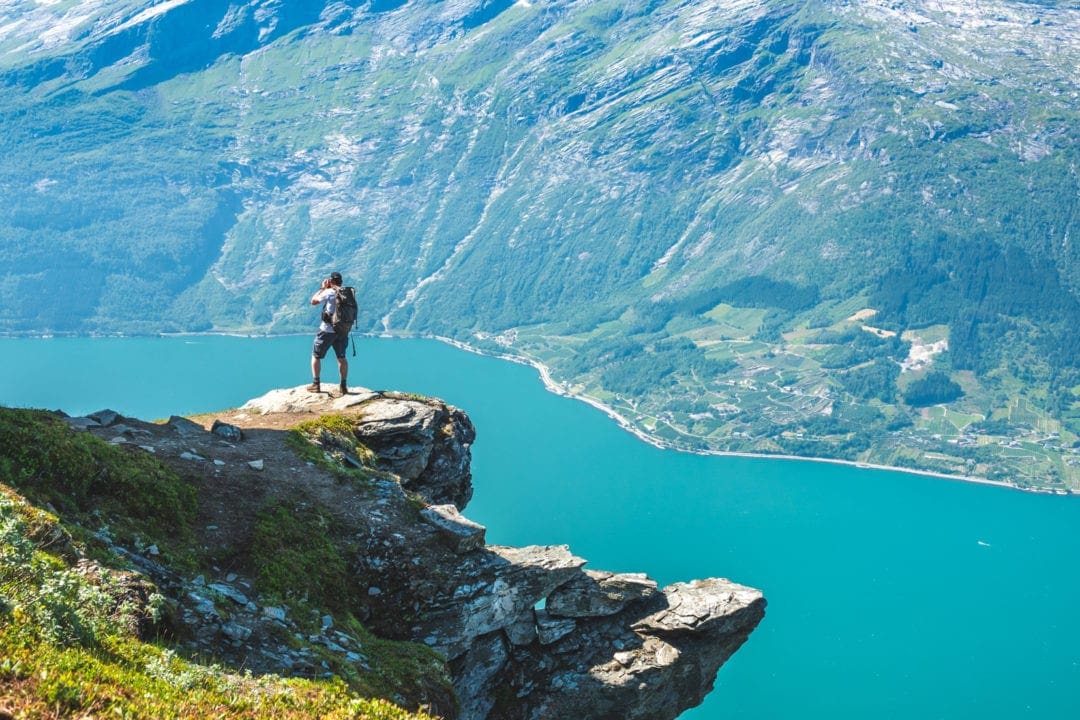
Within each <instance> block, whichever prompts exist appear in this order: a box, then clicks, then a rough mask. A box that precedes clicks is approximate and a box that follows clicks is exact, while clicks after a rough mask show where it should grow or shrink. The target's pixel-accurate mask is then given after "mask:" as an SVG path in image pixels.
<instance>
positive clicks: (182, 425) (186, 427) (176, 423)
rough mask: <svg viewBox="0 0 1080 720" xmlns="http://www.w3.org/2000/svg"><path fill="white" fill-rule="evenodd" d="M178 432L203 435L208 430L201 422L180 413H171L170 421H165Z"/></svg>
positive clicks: (186, 434) (187, 434) (188, 434)
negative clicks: (181, 415)
mask: <svg viewBox="0 0 1080 720" xmlns="http://www.w3.org/2000/svg"><path fill="white" fill-rule="evenodd" d="M165 424H166V425H168V426H169V427H171V428H172V429H173V430H175V431H176V432H178V433H180V434H181V435H185V436H191V435H202V434H203V433H204V432H206V430H205V429H204V428H203V426H202V425H200V424H199V423H197V422H195V421H193V420H188V419H187V418H186V417H180V416H179V415H171V416H170V417H169V421H168V422H167V423H165Z"/></svg>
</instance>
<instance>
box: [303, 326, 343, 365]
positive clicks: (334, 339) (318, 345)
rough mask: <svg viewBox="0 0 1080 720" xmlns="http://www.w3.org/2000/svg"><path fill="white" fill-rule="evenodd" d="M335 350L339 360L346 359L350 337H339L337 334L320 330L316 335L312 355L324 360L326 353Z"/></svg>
mask: <svg viewBox="0 0 1080 720" xmlns="http://www.w3.org/2000/svg"><path fill="white" fill-rule="evenodd" d="M331 347H333V348H334V354H335V355H337V356H338V357H339V358H343V357H345V350H346V349H348V347H349V335H348V333H346V334H345V335H338V334H337V333H336V332H326V331H324V330H320V331H319V332H318V334H317V335H315V345H314V347H312V348H311V354H312V355H314V356H315V357H317V358H319V359H320V360H322V359H323V358H324V357H326V351H327V350H329V349H330V348H331Z"/></svg>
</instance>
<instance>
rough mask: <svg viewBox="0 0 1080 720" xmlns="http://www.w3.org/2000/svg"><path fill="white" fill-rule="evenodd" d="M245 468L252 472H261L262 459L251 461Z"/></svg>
mask: <svg viewBox="0 0 1080 720" xmlns="http://www.w3.org/2000/svg"><path fill="white" fill-rule="evenodd" d="M247 466H248V467H249V468H251V469H252V470H262V469H263V461H262V459H259V460H252V461H251V462H249V463H248V464H247Z"/></svg>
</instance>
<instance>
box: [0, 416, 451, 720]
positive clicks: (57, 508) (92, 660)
mask: <svg viewBox="0 0 1080 720" xmlns="http://www.w3.org/2000/svg"><path fill="white" fill-rule="evenodd" d="M196 495H197V481H196V480H195V479H193V478H187V477H183V476H180V475H178V474H176V473H175V472H174V471H171V470H170V469H169V468H168V467H166V466H165V465H164V464H162V463H160V462H157V461H156V460H155V459H154V458H153V455H151V454H149V453H147V452H142V451H128V449H125V448H123V447H116V446H113V445H110V444H108V443H106V442H103V441H101V440H98V439H97V438H95V437H92V436H91V435H90V434H88V433H76V432H75V431H72V430H70V429H69V428H68V427H67V425H66V424H65V423H63V422H62V421H61V420H60V419H58V418H57V417H56V416H54V415H52V414H51V413H45V412H38V411H28V410H12V409H8V408H0V708H3V710H4V712H5V713H8V714H10V715H11V716H13V717H27V718H45V717H49V718H52V717H88V716H91V715H93V716H95V717H96V716H112V715H115V716H117V717H124V718H147V719H150V718H153V719H155V720H157V719H158V718H206V717H229V718H253V719H254V718H275V719H276V718H312V717H320V718H341V719H345V718H354V719H357V720H360V719H366V720H409V719H415V720H422V719H423V718H427V717H428V716H427V715H424V714H422V713H421V714H415V713H410V712H407V711H406V710H404V709H403V708H402V707H400V706H399V705H396V704H394V703H392V702H390V701H389V700H387V699H386V698H394V697H399V693H405V694H412V692H413V690H414V689H415V687H416V686H419V685H422V684H425V683H429V682H443V681H441V680H439V679H438V678H434V679H433V678H425V677H423V676H422V675H421V673H422V672H423V670H421V668H427V667H428V665H427V664H425V663H429V662H430V661H429V660H424V659H420V658H418V657H415V656H416V655H417V653H419V654H425V653H429V652H430V651H427V648H416V647H414V646H412V645H410V644H408V643H400V642H399V643H393V642H389V641H385V640H380V639H378V638H376V637H374V636H372V635H370V634H369V633H366V631H364V630H363V628H362V627H361V626H360V625H359V623H355V621H353V623H352V624H351V625H349V626H347V627H348V630H349V632H356V633H360V634H361V635H362V636H363V637H364V642H365V666H366V667H365V668H364V669H362V670H361V669H359V668H354V670H353V672H344V671H342V672H341V673H337V674H335V673H329V672H328V673H325V677H324V678H323V679H319V680H311V679H299V678H284V677H280V676H277V675H267V674H262V675H253V674H252V673H251V671H250V670H246V671H245V670H244V669H243V668H240V667H230V666H228V665H227V664H219V663H214V662H212V661H209V662H208V661H205V660H202V659H200V658H197V657H196V656H195V655H194V654H193V653H192V652H191V651H190V648H189V647H188V646H187V645H186V644H185V643H183V642H181V640H183V639H184V638H183V637H181V632H180V630H179V625H178V623H177V622H176V617H175V614H176V612H177V610H176V607H177V602H178V598H177V597H174V596H172V595H170V591H169V590H166V589H165V588H162V587H159V586H158V585H156V584H155V583H154V582H153V581H152V580H151V579H150V578H149V577H148V576H147V575H146V574H144V573H143V572H141V571H140V570H139V569H138V568H137V567H136V566H135V565H133V563H132V558H133V557H134V554H133V553H134V551H137V550H144V549H145V548H147V547H149V546H151V545H152V546H153V547H154V548H155V550H156V549H157V548H160V551H157V554H156V555H155V557H156V558H157V559H158V561H159V562H161V563H163V565H164V566H166V567H167V568H168V571H169V572H171V573H177V574H178V575H181V576H188V575H194V574H196V573H199V572H204V571H205V570H206V568H207V567H208V566H209V565H210V564H212V562H213V559H212V558H209V557H206V556H205V552H204V550H205V546H204V545H202V543H201V542H200V541H199V539H198V538H197V536H196V535H195V534H194V533H193V529H192V527H191V523H192V519H193V518H194V516H195V514H196V512H197V502H196ZM43 508H48V510H46V509H43ZM273 520H274V519H273V517H271V516H270V515H268V516H267V518H266V519H265V520H264V522H263V527H264V530H265V532H266V533H268V534H270V535H272V536H276V537H281V536H283V532H284V530H283V528H282V526H281V523H277V524H274V522H273ZM282 522H294V523H295V522H296V520H295V519H293V518H291V517H290V518H286V519H284V520H282ZM92 529H93V530H92ZM316 536H317V533H314V532H313V527H312V526H308V527H306V528H305V539H306V540H307V541H309V542H312V543H316V544H317V540H318V538H317V537H316ZM263 561H264V569H265V570H266V571H267V572H270V571H271V570H272V569H273V568H274V567H275V565H274V559H273V558H263ZM312 587H313V588H315V587H317V584H316V583H314V582H313V583H312ZM175 590H176V589H175V588H172V591H173V592H175ZM268 592H269V590H268ZM319 600H320V597H319V595H318V593H317V592H315V591H314V590H313V591H312V593H311V598H310V601H311V604H312V606H315V607H317V606H318V602H319ZM324 612H325V610H324ZM338 617H339V619H340V618H342V617H343V616H342V615H340V614H339V615H338ZM328 657H329V656H328ZM435 674H436V675H437V673H435ZM388 680H389V682H388ZM395 683H396V684H395ZM399 702H401V701H400V700H399Z"/></svg>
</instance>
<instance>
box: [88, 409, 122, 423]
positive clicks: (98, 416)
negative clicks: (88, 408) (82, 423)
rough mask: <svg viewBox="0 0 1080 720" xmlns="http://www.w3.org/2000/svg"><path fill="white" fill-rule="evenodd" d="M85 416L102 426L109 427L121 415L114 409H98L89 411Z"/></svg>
mask: <svg viewBox="0 0 1080 720" xmlns="http://www.w3.org/2000/svg"><path fill="white" fill-rule="evenodd" d="M86 417H88V418H90V419H92V420H96V421H97V422H98V423H100V424H101V426H102V427H109V426H110V425H112V424H113V423H115V422H116V421H118V420H119V419H120V417H121V415H120V413H118V412H116V411H115V410H98V411H97V412H92V413H90V414H89V415H87V416H86Z"/></svg>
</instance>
